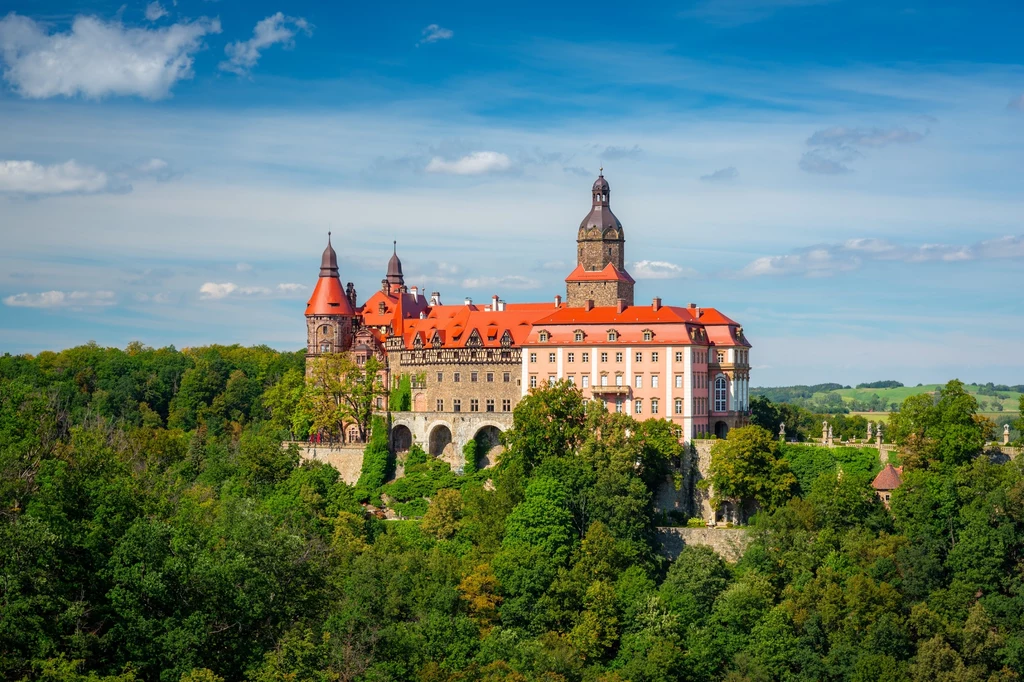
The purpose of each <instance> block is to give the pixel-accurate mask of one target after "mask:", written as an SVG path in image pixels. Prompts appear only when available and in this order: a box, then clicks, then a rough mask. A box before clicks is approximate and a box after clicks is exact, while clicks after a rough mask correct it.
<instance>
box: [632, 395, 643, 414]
mask: <svg viewBox="0 0 1024 682" xmlns="http://www.w3.org/2000/svg"><path fill="white" fill-rule="evenodd" d="M643 411H644V401H643V400H641V399H640V398H637V399H636V400H634V401H633V414H643Z"/></svg>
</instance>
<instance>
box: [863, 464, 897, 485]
mask: <svg viewBox="0 0 1024 682" xmlns="http://www.w3.org/2000/svg"><path fill="white" fill-rule="evenodd" d="M902 483H903V467H894V466H893V465H891V464H886V465H885V468H884V469H882V470H881V471H879V472H878V475H877V476H875V480H873V481H871V487H872V488H874V489H875V490H896V488H899V487H900V485H901V484H902Z"/></svg>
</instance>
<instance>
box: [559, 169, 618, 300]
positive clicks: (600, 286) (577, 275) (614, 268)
mask: <svg viewBox="0 0 1024 682" xmlns="http://www.w3.org/2000/svg"><path fill="white" fill-rule="evenodd" d="M611 193H612V192H611V186H610V185H609V184H608V181H607V180H605V178H604V168H602V169H601V174H600V175H598V176H597V180H595V181H594V186H593V187H592V188H591V196H592V202H591V206H590V213H588V214H587V216H586V217H585V218H584V219H583V221H582V222H581V223H580V229H579V232H578V233H577V235H576V262H577V265H576V269H575V270H574V271H573V272H572V274H571V275H569V277H568V278H567V279H566V282H568V289H567V291H566V293H567V297H566V301H567V302H568V304H569V305H573V306H575V305H585V303H586V301H587V300H593V301H594V303H595V304H596V305H615V304H616V302H617V301H618V299H620V298H621V299H624V300H625V301H626V303H627V305H632V304H633V278H632V277H630V276H629V273H627V272H626V237H625V233H624V232H623V230H622V223H620V222H619V219H618V218H616V217H615V214H614V213H612V209H611Z"/></svg>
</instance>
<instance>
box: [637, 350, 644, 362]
mask: <svg viewBox="0 0 1024 682" xmlns="http://www.w3.org/2000/svg"><path fill="white" fill-rule="evenodd" d="M636 361H637V362H643V361H644V354H643V353H640V352H638V353H637V354H636Z"/></svg>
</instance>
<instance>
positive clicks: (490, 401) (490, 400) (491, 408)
mask: <svg viewBox="0 0 1024 682" xmlns="http://www.w3.org/2000/svg"><path fill="white" fill-rule="evenodd" d="M486 406H487V411H488V412H494V398H488V399H487V403H486Z"/></svg>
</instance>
